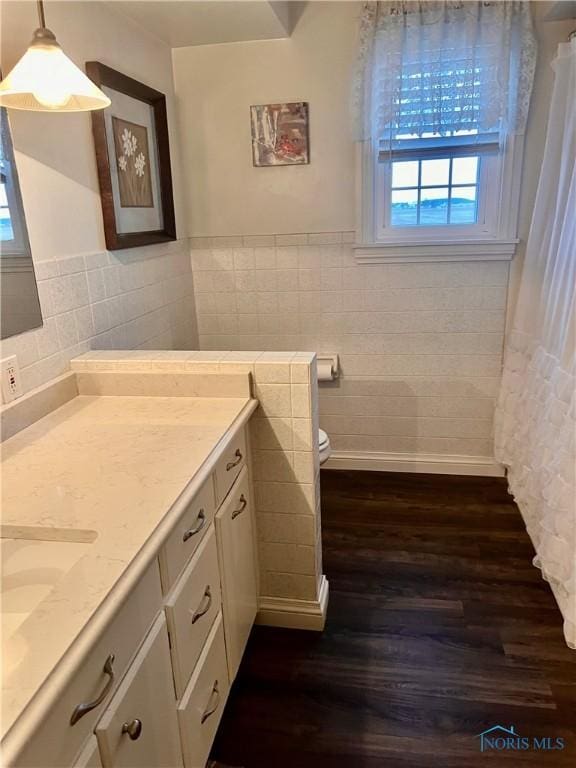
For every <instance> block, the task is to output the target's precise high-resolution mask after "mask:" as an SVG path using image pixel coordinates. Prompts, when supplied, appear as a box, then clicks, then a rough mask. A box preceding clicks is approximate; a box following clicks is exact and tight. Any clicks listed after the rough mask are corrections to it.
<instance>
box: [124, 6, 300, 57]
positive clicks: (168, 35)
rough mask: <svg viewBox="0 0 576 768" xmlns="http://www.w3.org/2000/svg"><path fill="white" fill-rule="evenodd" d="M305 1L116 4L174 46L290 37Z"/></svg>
mask: <svg viewBox="0 0 576 768" xmlns="http://www.w3.org/2000/svg"><path fill="white" fill-rule="evenodd" d="M304 5H305V3H304V2H293V1H291V0H277V1H276V2H269V1H268V0H254V1H253V2H252V1H250V0H227V1H225V2H220V1H219V0H211V1H210V0H115V2H114V3H113V7H114V8H115V9H116V10H120V12H121V13H123V14H124V15H125V16H128V17H129V18H131V19H133V20H134V21H136V22H137V23H138V24H140V26H141V27H144V29H146V30H148V32H151V33H152V34H153V35H156V37H159V38H161V39H162V40H164V41H165V42H166V43H168V45H170V46H171V47H172V48H182V47H184V46H188V45H207V44H210V43H233V42H239V41H242V40H268V39H275V38H281V37H290V35H291V33H292V30H293V29H294V26H295V25H296V22H297V21H298V18H299V17H300V14H301V13H302V9H303V6H304Z"/></svg>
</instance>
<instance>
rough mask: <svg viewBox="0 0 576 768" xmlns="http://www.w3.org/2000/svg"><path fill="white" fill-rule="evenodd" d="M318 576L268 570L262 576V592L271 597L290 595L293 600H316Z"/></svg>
mask: <svg viewBox="0 0 576 768" xmlns="http://www.w3.org/2000/svg"><path fill="white" fill-rule="evenodd" d="M316 586H317V585H316V578H315V577H314V576H304V575H302V574H293V573H275V572H272V571H267V572H266V573H265V574H264V576H263V578H262V585H261V588H262V592H263V594H264V595H269V596H270V597H289V598H291V599H293V600H315V599H316Z"/></svg>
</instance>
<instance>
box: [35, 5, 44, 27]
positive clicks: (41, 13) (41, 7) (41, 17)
mask: <svg viewBox="0 0 576 768" xmlns="http://www.w3.org/2000/svg"><path fill="white" fill-rule="evenodd" d="M36 5H37V6H38V18H39V20H40V26H41V27H42V28H43V29H45V28H46V19H45V17H44V3H43V2H42V0H37V2H36Z"/></svg>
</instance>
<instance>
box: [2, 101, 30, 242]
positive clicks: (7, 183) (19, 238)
mask: <svg viewBox="0 0 576 768" xmlns="http://www.w3.org/2000/svg"><path fill="white" fill-rule="evenodd" d="M0 121H1V125H0V129H1V136H2V140H1V141H0V248H1V249H2V253H4V254H7V255H10V256H20V255H22V256H29V248H28V246H27V242H26V239H25V237H24V226H25V224H24V221H23V219H24V212H23V210H22V204H21V201H20V199H19V191H18V189H17V187H16V186H15V184H14V179H13V168H12V163H11V161H10V158H11V154H10V151H8V147H9V145H8V130H9V129H8V121H7V117H6V113H5V111H4V110H1V114H0ZM12 162H13V160H12Z"/></svg>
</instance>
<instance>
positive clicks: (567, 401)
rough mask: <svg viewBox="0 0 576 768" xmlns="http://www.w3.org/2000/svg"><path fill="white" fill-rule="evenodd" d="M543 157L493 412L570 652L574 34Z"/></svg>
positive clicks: (574, 424) (575, 579) (500, 455)
mask: <svg viewBox="0 0 576 768" xmlns="http://www.w3.org/2000/svg"><path fill="white" fill-rule="evenodd" d="M553 68H554V70H555V82H554V90H553V94H552V101H551V106H550V116H549V120H548V130H547V136H546V145H545V149H544V158H543V162H542V168H541V173H540V180H539V184H538V191H537V195H536V201H535V205H534V214H533V218H532V225H531V228H530V234H529V237H528V243H527V246H526V257H525V261H524V265H523V269H522V276H521V280H520V288H519V293H518V301H517V305H516V309H515V313H514V319H513V324H512V330H511V332H510V334H509V336H508V339H507V343H506V351H505V358H504V371H503V378H502V386H501V390H500V395H499V399H498V405H497V409H496V424H495V452H496V458H497V459H498V460H499V461H500V462H502V464H504V465H505V466H506V467H507V469H508V483H509V487H510V491H511V493H512V494H513V495H514V498H515V499H516V502H517V504H518V506H519V508H520V511H521V513H522V516H523V518H524V521H525V524H526V528H527V530H528V533H529V534H530V537H531V539H532V542H533V544H534V548H535V550H536V557H535V558H534V564H535V565H536V566H537V567H539V568H540V569H541V570H542V575H543V577H544V578H545V579H546V580H547V581H548V582H549V583H550V586H551V588H552V590H553V592H554V595H555V597H556V600H557V602H558V605H559V607H560V610H561V611H562V615H563V617H564V635H565V638H566V642H567V644H568V645H569V646H570V647H571V648H575V649H576V498H575V496H576V487H575V478H574V476H575V468H576V449H575V436H576V397H575V376H576V214H575V211H576V99H575V98H574V94H575V93H576V40H574V41H572V42H571V43H562V44H561V45H560V46H559V49H558V56H557V58H556V60H555V61H554V63H553Z"/></svg>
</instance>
